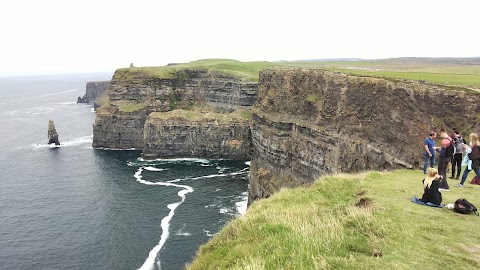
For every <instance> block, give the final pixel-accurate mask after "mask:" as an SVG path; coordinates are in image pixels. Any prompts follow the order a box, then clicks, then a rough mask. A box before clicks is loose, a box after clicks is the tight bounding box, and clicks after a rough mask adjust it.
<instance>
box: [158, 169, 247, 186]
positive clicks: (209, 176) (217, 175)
mask: <svg viewBox="0 0 480 270" xmlns="http://www.w3.org/2000/svg"><path fill="white" fill-rule="evenodd" d="M246 169H248V168H245V169H242V170H240V171H237V172H231V173H219V174H210V175H203V176H198V177H185V178H178V179H173V180H170V181H167V182H168V183H176V182H181V181H186V180H199V179H207V178H215V177H225V176H233V175H239V174H244V173H245V172H246V171H247V170H246Z"/></svg>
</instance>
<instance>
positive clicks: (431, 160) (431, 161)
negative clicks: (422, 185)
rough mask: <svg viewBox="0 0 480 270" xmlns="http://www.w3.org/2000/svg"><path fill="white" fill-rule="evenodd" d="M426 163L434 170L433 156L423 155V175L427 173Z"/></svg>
mask: <svg viewBox="0 0 480 270" xmlns="http://www.w3.org/2000/svg"><path fill="white" fill-rule="evenodd" d="M428 163H430V168H435V155H432V157H430V156H429V155H428V154H427V153H425V162H424V163H423V173H427V167H428Z"/></svg>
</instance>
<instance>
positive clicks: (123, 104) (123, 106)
mask: <svg viewBox="0 0 480 270" xmlns="http://www.w3.org/2000/svg"><path fill="white" fill-rule="evenodd" d="M115 105H117V106H118V110H119V111H121V112H136V111H139V110H142V109H143V108H145V104H144V103H138V102H135V101H127V100H120V101H117V102H116V103H115Z"/></svg>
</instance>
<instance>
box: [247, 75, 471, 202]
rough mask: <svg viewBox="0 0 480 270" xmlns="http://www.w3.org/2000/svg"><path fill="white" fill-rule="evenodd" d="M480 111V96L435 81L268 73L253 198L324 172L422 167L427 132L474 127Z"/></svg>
mask: <svg viewBox="0 0 480 270" xmlns="http://www.w3.org/2000/svg"><path fill="white" fill-rule="evenodd" d="M479 111H480V95H475V94H470V93H466V92H461V91H451V90H446V89H440V88H438V87H436V86H432V85H426V84H420V83H406V82H402V81H394V80H388V79H381V78H373V77H359V76H353V75H345V74H340V73H334V72H327V71H319V70H300V69H293V70H292V69H289V70H266V71H263V72H261V74H260V81H259V86H258V98H257V102H256V103H255V105H254V110H253V112H254V115H253V124H252V140H253V155H252V160H251V170H250V198H249V200H250V202H251V201H252V200H254V199H256V198H262V197H268V196H270V195H271V194H273V193H274V192H276V191H278V190H279V189H281V188H282V187H292V186H298V185H302V184H307V183H311V182H313V181H314V180H315V179H317V178H318V177H319V176H321V175H324V174H330V173H341V172H357V171H364V170H384V169H394V168H419V167H420V165H421V164H423V163H422V162H423V150H422V149H423V139H424V138H425V137H426V136H427V133H428V132H429V130H431V129H435V128H440V127H450V128H453V127H454V126H455V127H456V126H459V127H467V126H471V125H472V124H474V123H475V122H476V121H478V118H477V119H476V117H478V116H476V115H475V112H479ZM478 124H480V123H478Z"/></svg>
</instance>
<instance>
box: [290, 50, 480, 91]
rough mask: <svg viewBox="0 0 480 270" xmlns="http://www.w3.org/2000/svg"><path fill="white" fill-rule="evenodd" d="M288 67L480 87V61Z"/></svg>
mask: <svg viewBox="0 0 480 270" xmlns="http://www.w3.org/2000/svg"><path fill="white" fill-rule="evenodd" d="M285 64H286V65H289V66H298V67H314V68H324V69H328V70H333V71H339V72H343V73H349V74H359V75H370V76H378V77H385V78H401V79H407V80H424V81H427V82H431V83H434V84H446V85H451V86H461V87H469V88H480V58H414V57H408V58H393V59H379V60H358V61H355V60H351V61H315V60H312V61H298V62H286V63H285Z"/></svg>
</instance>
